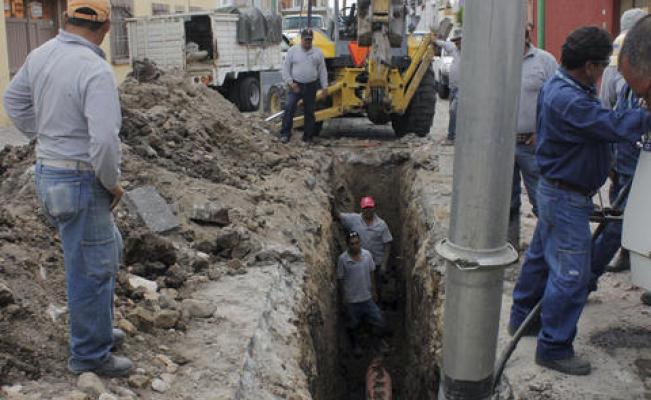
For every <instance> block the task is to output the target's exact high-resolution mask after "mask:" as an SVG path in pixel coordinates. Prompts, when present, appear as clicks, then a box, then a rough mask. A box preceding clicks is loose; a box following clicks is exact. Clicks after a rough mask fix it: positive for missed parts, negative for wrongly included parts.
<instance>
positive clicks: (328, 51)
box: [294, 0, 436, 137]
mask: <svg viewBox="0 0 651 400" xmlns="http://www.w3.org/2000/svg"><path fill="white" fill-rule="evenodd" d="M334 15H335V29H334V30H333V32H331V33H328V32H326V31H323V30H320V29H314V42H313V43H314V46H315V47H318V48H320V49H321V50H322V51H323V54H324V57H325V59H326V66H327V69H328V76H329V82H330V86H329V87H327V88H325V89H322V90H326V91H327V94H328V100H327V101H326V102H321V103H319V104H318V105H317V112H316V114H315V117H316V121H317V131H318V130H319V129H320V127H321V124H322V123H323V121H326V120H329V119H332V118H338V117H342V116H346V115H360V114H365V115H366V116H367V117H368V118H369V119H370V120H371V121H372V122H373V123H375V124H386V123H388V122H391V124H392V126H393V129H394V131H395V133H396V135H397V136H398V137H400V136H403V135H405V134H407V133H410V132H413V133H415V134H416V135H418V136H426V135H427V134H428V133H429V131H430V128H431V126H432V122H433V119H434V111H435V102H436V96H435V93H436V92H435V85H434V81H435V80H434V73H433V72H432V67H431V63H432V58H433V56H434V52H435V44H434V37H433V35H432V34H430V33H427V34H425V35H422V37H420V38H419V40H417V41H412V43H415V45H414V47H411V48H410V46H409V43H410V41H409V35H408V30H407V23H406V21H407V7H406V4H405V2H404V1H403V0H364V1H359V2H357V4H353V5H351V6H350V7H345V8H343V9H339V3H338V1H335V4H334ZM294 123H295V126H297V127H300V126H302V125H303V117H302V116H298V117H296V118H295V120H294Z"/></svg>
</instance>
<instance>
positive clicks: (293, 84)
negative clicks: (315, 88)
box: [289, 82, 301, 93]
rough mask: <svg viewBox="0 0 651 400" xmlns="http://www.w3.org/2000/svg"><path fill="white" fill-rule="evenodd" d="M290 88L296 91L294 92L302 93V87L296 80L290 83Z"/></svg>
mask: <svg viewBox="0 0 651 400" xmlns="http://www.w3.org/2000/svg"><path fill="white" fill-rule="evenodd" d="M289 88H290V89H292V92H294V93H300V92H301V87H300V86H299V85H298V83H296V82H292V83H291V84H290V85H289Z"/></svg>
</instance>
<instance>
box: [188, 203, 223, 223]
mask: <svg viewBox="0 0 651 400" xmlns="http://www.w3.org/2000/svg"><path fill="white" fill-rule="evenodd" d="M229 210H230V209H229V208H227V207H223V206H222V205H220V204H218V203H214V202H207V203H203V204H195V205H194V206H193V207H192V213H191V214H190V219H191V220H192V221H195V222H202V223H206V224H215V225H217V226H226V225H229V224H230V223H231V220H230V218H229V216H228V211H229Z"/></svg>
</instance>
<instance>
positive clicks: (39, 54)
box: [4, 0, 133, 377]
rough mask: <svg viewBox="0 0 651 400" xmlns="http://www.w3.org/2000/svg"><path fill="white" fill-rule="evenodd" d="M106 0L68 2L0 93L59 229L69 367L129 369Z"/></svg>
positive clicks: (105, 372)
mask: <svg viewBox="0 0 651 400" xmlns="http://www.w3.org/2000/svg"><path fill="white" fill-rule="evenodd" d="M110 12H111V4H110V2H109V0H69V1H68V7H67V10H66V13H65V17H64V18H65V21H64V28H63V29H62V30H61V31H60V32H59V34H58V35H57V36H56V37H55V38H54V39H52V40H50V41H48V42H46V43H45V44H43V45H42V46H41V47H39V48H37V49H35V50H34V51H32V52H31V53H30V54H29V55H28V56H27V59H26V60H25V63H24V64H23V66H22V67H21V68H20V70H19V71H18V72H17V73H16V76H14V78H13V80H12V81H11V83H10V84H9V87H8V89H7V91H6V93H5V96H4V104H5V108H6V110H7V114H8V115H9V117H10V118H11V119H12V121H13V123H14V124H15V125H16V127H17V128H18V129H20V130H21V131H22V132H23V133H25V134H26V135H27V136H28V137H34V136H36V139H37V141H36V166H35V180H36V193H37V196H38V199H39V201H40V206H41V209H42V210H43V212H44V213H45V215H46V217H47V218H48V220H49V221H50V222H51V223H52V224H53V225H54V226H55V227H56V228H57V229H58V233H59V237H60V239H61V245H62V247H63V257H64V264H65V272H66V283H67V297H68V309H69V313H70V322H69V324H70V353H71V355H70V358H69V359H68V369H69V370H70V371H71V372H73V373H75V374H80V373H82V372H87V371H92V372H94V373H96V374H98V375H102V376H107V377H117V376H125V375H128V374H129V372H130V371H131V369H132V367H133V365H132V363H131V361H130V360H129V359H128V358H126V357H120V356H116V355H114V354H113V353H112V349H113V348H116V347H117V346H118V345H119V344H120V342H121V341H122V340H123V339H124V336H125V334H124V332H122V331H120V330H119V329H113V296H114V293H115V274H116V272H117V269H118V265H119V259H120V255H121V252H122V238H121V236H120V232H119V231H118V229H117V227H116V225H115V221H114V219H113V214H112V210H113V209H114V208H115V207H116V206H117V204H118V203H119V202H120V199H121V198H122V195H123V193H124V191H123V189H122V187H121V186H120V183H119V182H120V158H121V154H120V138H119V137H118V133H119V131H120V125H121V122H122V116H121V111H120V102H119V98H118V90H117V85H116V82H115V77H114V76H113V71H112V69H111V66H110V65H109V64H108V63H107V62H106V60H105V55H104V51H103V50H102V49H101V48H100V47H99V46H100V44H101V43H102V41H103V40H104V37H105V36H106V34H107V33H108V31H109V29H110V27H111V21H110Z"/></svg>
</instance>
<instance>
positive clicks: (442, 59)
mask: <svg viewBox="0 0 651 400" xmlns="http://www.w3.org/2000/svg"><path fill="white" fill-rule="evenodd" d="M451 65H452V57H451V56H450V55H449V54H447V52H446V51H445V50H441V55H440V56H439V57H434V63H433V66H434V79H435V84H434V85H435V87H436V91H437V92H438V94H439V97H440V98H442V99H447V98H448V97H449V96H450V66H451Z"/></svg>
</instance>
